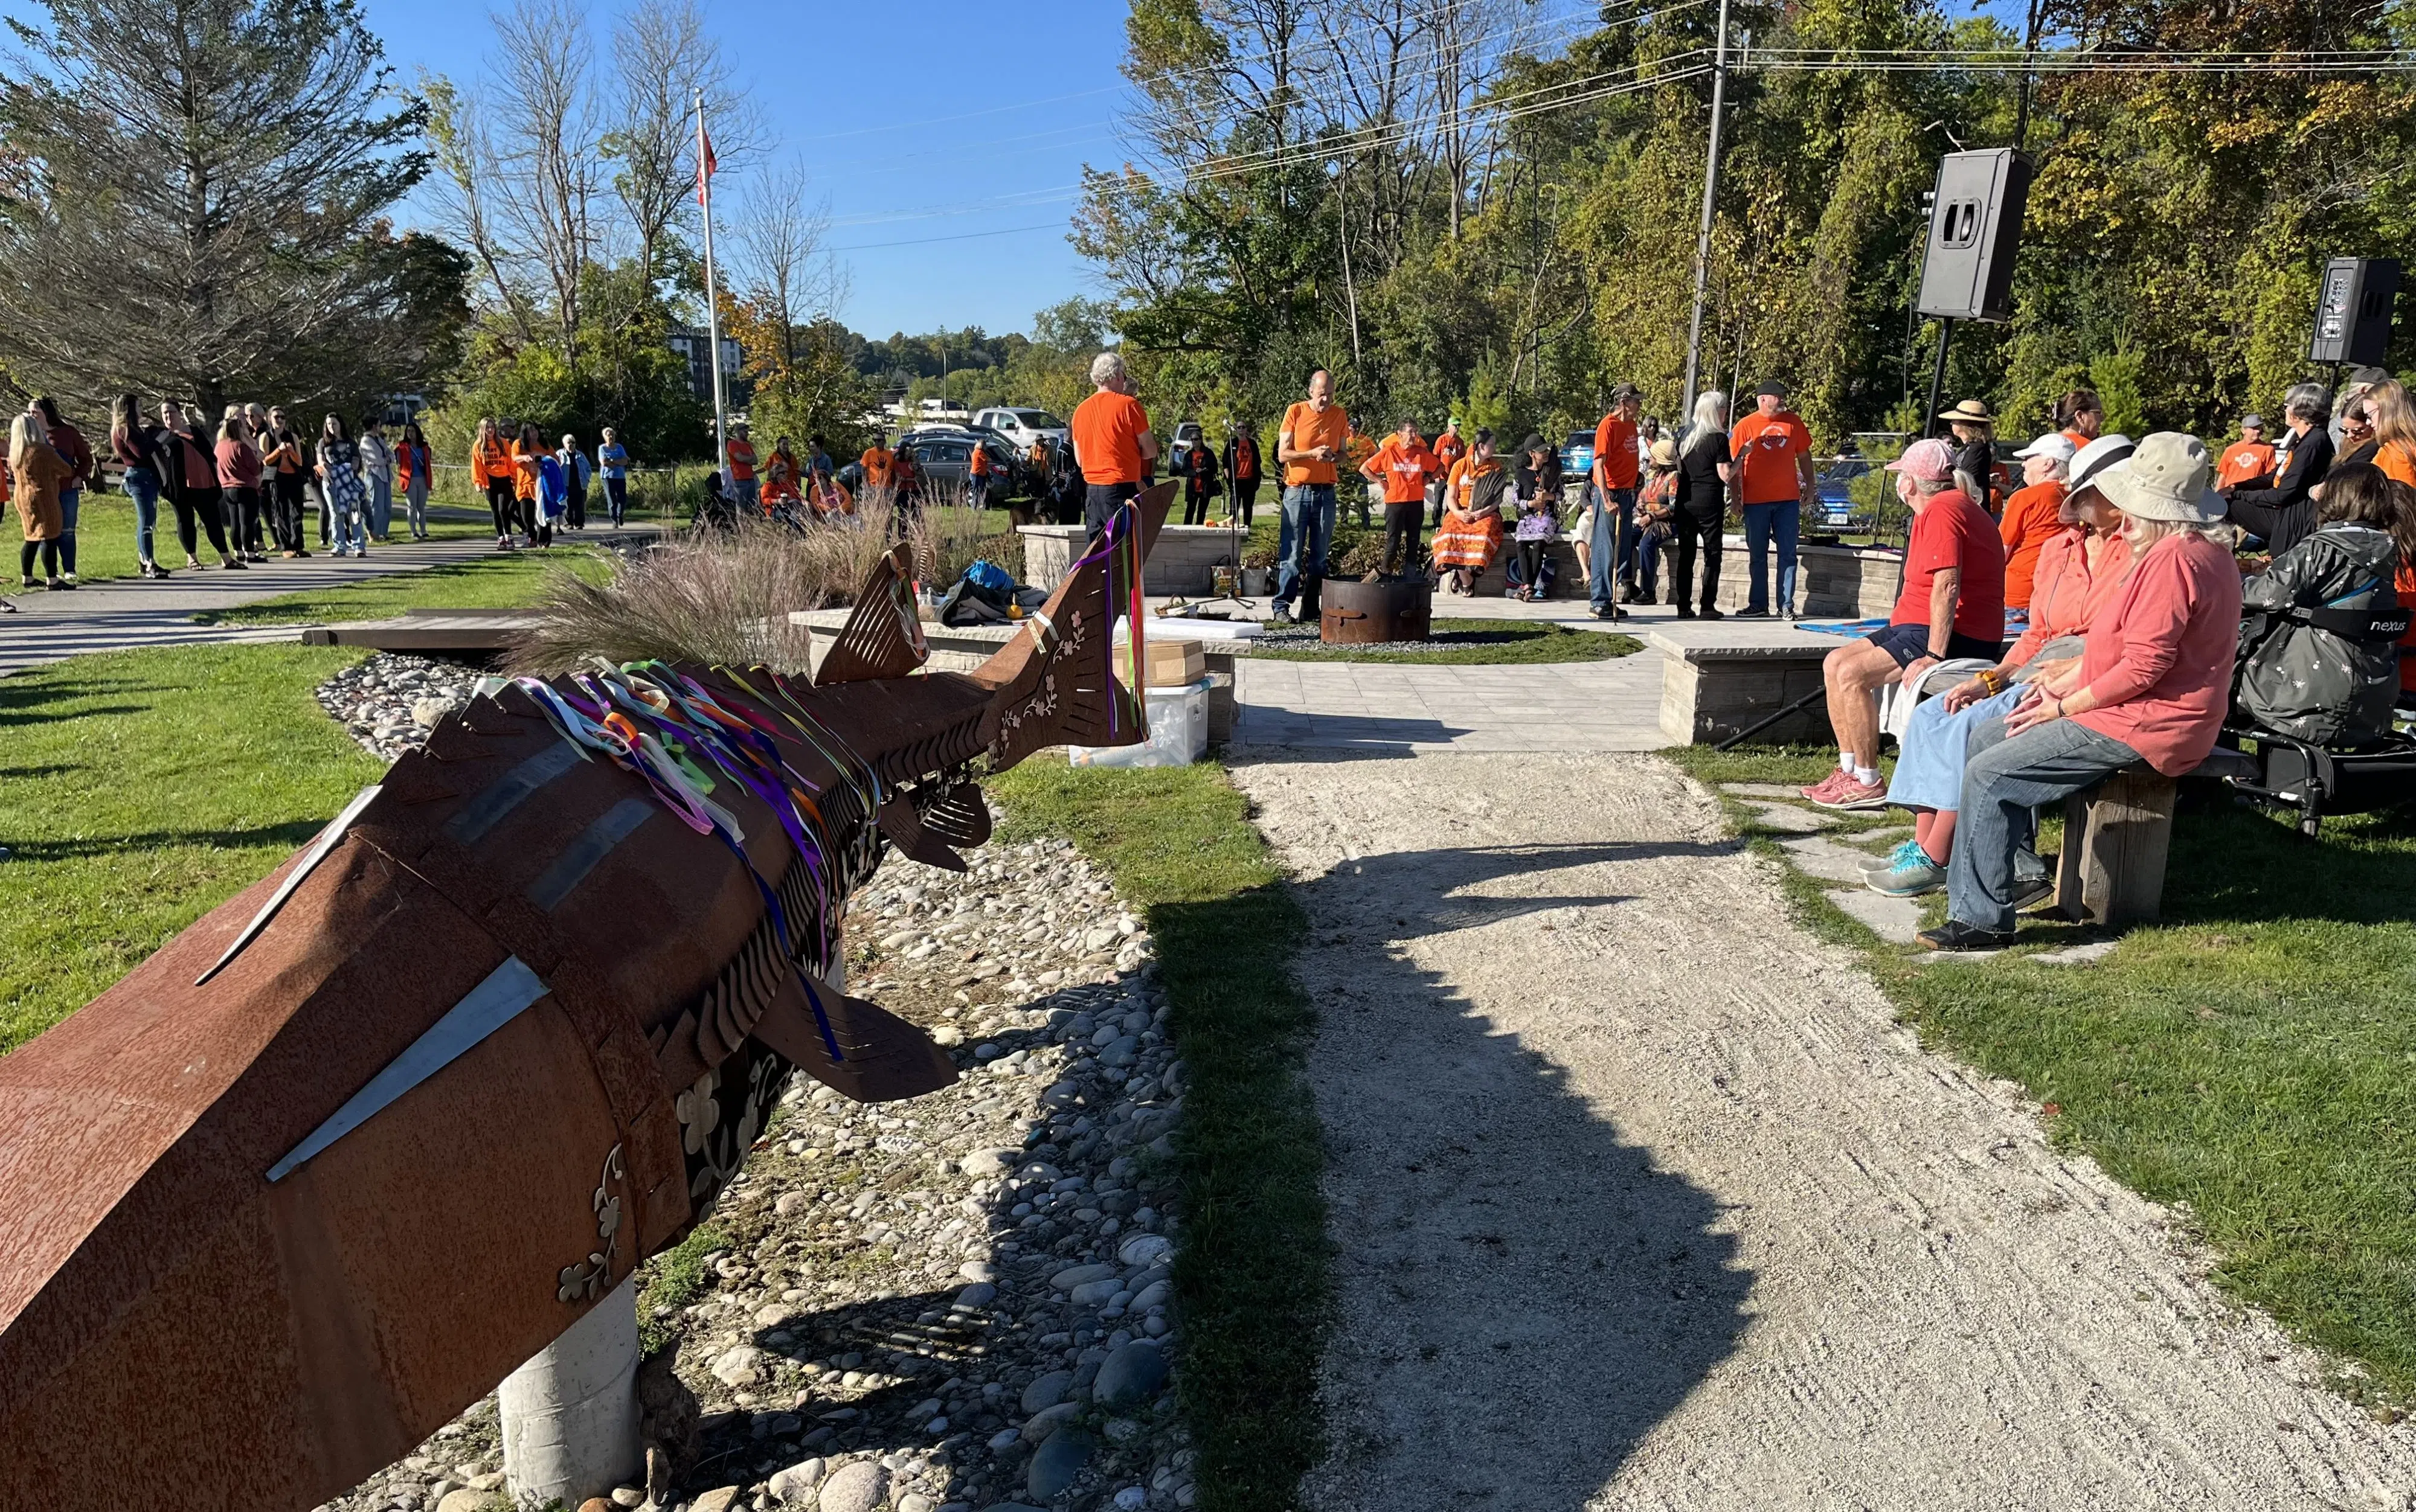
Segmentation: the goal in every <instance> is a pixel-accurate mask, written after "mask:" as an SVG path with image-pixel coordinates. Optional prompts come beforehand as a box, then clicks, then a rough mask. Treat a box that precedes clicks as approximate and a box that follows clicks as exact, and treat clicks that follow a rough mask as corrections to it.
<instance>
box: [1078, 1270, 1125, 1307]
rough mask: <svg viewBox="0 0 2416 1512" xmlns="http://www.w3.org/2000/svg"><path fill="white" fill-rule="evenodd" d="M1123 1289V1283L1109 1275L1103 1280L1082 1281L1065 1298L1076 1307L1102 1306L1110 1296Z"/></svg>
mask: <svg viewBox="0 0 2416 1512" xmlns="http://www.w3.org/2000/svg"><path fill="white" fill-rule="evenodd" d="M1124 1289H1125V1283H1124V1282H1122V1281H1120V1280H1116V1279H1115V1278H1114V1277H1112V1276H1110V1277H1108V1278H1107V1279H1106V1280H1095V1281H1084V1282H1083V1283H1082V1284H1081V1285H1080V1286H1077V1287H1075V1288H1074V1290H1073V1293H1072V1294H1071V1295H1069V1296H1068V1297H1067V1298H1066V1300H1067V1301H1070V1302H1072V1303H1073V1304H1074V1305H1075V1306H1076V1307H1078V1308H1095V1307H1102V1306H1105V1305H1106V1303H1107V1301H1108V1299H1109V1298H1110V1297H1111V1296H1114V1295H1116V1294H1117V1293H1118V1292H1121V1291H1123V1290H1124Z"/></svg>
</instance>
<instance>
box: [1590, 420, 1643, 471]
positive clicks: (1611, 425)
mask: <svg viewBox="0 0 2416 1512" xmlns="http://www.w3.org/2000/svg"><path fill="white" fill-rule="evenodd" d="M1593 459H1594V462H1595V464H1596V465H1597V466H1599V467H1600V468H1601V469H1602V486H1603V487H1606V488H1633V487H1636V427H1635V426H1634V425H1633V424H1632V423H1631V422H1628V421H1625V420H1622V419H1621V418H1620V417H1619V416H1618V415H1616V414H1607V415H1604V416H1603V417H1602V424H1601V425H1598V426H1596V427H1593Z"/></svg>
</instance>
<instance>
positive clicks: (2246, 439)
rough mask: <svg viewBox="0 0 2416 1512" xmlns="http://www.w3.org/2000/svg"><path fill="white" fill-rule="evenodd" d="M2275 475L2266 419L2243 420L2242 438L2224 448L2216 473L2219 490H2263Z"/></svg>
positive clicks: (2249, 417) (2247, 417) (2247, 416)
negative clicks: (2266, 434)
mask: <svg viewBox="0 0 2416 1512" xmlns="http://www.w3.org/2000/svg"><path fill="white" fill-rule="evenodd" d="M2272 476H2273V442H2269V441H2267V440H2266V439H2265V417H2264V416H2263V415H2261V414H2244V415H2242V416H2241V417H2240V439H2239V440H2238V441H2236V442H2232V443H2231V444H2230V445H2228V446H2227V447H2225V448H2224V449H2223V460H2222V461H2221V462H2220V463H2218V464H2217V465H2216V467H2215V470H2214V486H2215V487H2217V488H2261V487H2264V486H2265V481H2266V480H2267V479H2268V478H2271V477H2272Z"/></svg>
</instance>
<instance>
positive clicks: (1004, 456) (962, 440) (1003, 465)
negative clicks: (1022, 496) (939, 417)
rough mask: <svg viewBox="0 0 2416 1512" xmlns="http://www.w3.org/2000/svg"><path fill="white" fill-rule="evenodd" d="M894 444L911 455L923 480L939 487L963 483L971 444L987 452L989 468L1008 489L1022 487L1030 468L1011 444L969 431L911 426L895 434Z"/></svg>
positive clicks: (950, 488)
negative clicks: (1003, 481)
mask: <svg viewBox="0 0 2416 1512" xmlns="http://www.w3.org/2000/svg"><path fill="white" fill-rule="evenodd" d="M898 446H899V447H900V448H901V449H902V450H904V451H905V452H906V453H907V454H908V455H910V456H912V457H914V469H915V471H916V472H920V473H921V474H922V475H923V477H924V479H925V481H927V482H929V484H930V485H931V486H932V487H936V488H939V489H942V490H943V491H959V490H961V489H962V488H963V487H964V486H965V473H966V472H967V467H966V462H967V459H968V458H970V457H972V456H973V450H974V447H975V446H979V447H981V448H982V449H983V450H984V451H987V452H988V453H989V460H990V468H991V470H992V471H993V472H996V473H997V475H998V476H1000V477H1002V478H1004V479H1005V480H1006V481H1007V488H1008V491H1009V492H1019V491H1022V490H1023V489H1024V487H1025V486H1026V479H1027V478H1028V475H1029V473H1030V471H1031V470H1030V469H1029V468H1027V467H1025V466H1024V464H1023V458H1022V457H1021V456H1020V455H1019V453H1017V451H1016V450H1015V448H1014V447H1012V446H1010V445H1008V444H1007V443H1006V442H1002V441H999V440H998V439H996V438H995V437H992V436H989V435H978V436H977V435H975V434H974V433H973V432H971V431H962V430H959V431H946V430H938V429H922V430H913V431H909V432H907V433H906V434H905V435H904V436H902V437H900V438H898ZM994 497H995V496H994Z"/></svg>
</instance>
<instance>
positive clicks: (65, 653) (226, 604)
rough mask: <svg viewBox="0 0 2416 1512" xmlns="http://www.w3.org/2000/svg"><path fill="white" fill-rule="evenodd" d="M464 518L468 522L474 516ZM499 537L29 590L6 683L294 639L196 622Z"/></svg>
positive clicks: (291, 633) (290, 631) (461, 555)
mask: <svg viewBox="0 0 2416 1512" xmlns="http://www.w3.org/2000/svg"><path fill="white" fill-rule="evenodd" d="M469 517H470V516H466V515H464V516H462V518H464V519H467V518H469ZM641 533H642V532H637V531H622V532H620V533H619V535H618V536H615V535H614V533H613V532H612V531H605V532H603V533H602V535H601V536H598V535H597V534H596V532H594V531H589V532H587V534H586V535H585V536H584V537H583V538H582V537H580V536H572V537H570V539H571V540H573V541H579V540H582V539H584V540H585V541H587V542H590V543H593V542H595V541H597V540H605V541H610V540H615V539H618V540H623V541H627V540H631V539H635V538H637V537H638V536H639V535H640V534H641ZM494 550H495V543H494V542H493V540H491V539H482V538H480V537H476V536H473V537H471V538H469V539H466V540H458V541H428V542H422V543H417V544H414V543H410V542H398V543H397V544H395V545H392V546H372V547H370V554H369V555H368V556H367V557H345V558H337V557H332V556H329V555H327V554H326V553H325V552H320V553H317V554H315V555H313V556H311V557H310V559H309V560H308V561H285V560H283V559H282V558H279V557H271V558H269V559H268V561H264V562H256V563H254V564H253V565H252V566H250V567H249V568H247V569H246V570H244V571H242V572H229V571H227V570H225V569H224V568H220V567H205V568H203V569H202V570H201V571H198V572H195V571H192V570H190V569H188V570H185V571H181V572H175V573H173V574H172V575H171V576H168V577H167V578H166V579H165V580H164V581H163V580H146V579H144V578H141V577H122V578H117V579H114V580H113V581H110V582H106V583H89V584H86V585H85V586H84V587H83V588H80V589H78V590H76V591H74V592H72V593H26V594H23V595H20V596H18V597H17V598H16V599H15V600H14V601H13V602H14V603H15V604H16V606H17V607H18V610H19V612H18V613H16V614H5V613H0V677H5V676H7V675H8V674H9V673H11V672H17V671H22V670H23V669H24V668H26V667H29V666H45V665H47V664H49V663H52V662H60V661H65V660H66V659H67V658H68V657H70V656H83V655H86V654H88V653H91V652H94V651H130V650H136V649H139V648H143V647H146V646H189V645H198V644H202V643H205V642H209V643H218V642H229V641H277V640H287V641H290V640H293V639H294V638H295V636H296V635H297V631H296V628H295V627H294V626H293V625H290V624H284V625H209V624H196V623H194V622H193V616H195V615H197V614H203V613H207V612H209V611H212V610H222V609H232V608H237V607H240V606H243V605H247V604H257V603H259V602H261V601H262V600H263V599H271V598H275V597H277V596H279V594H283V593H298V592H303V591H315V590H319V589H325V588H332V587H339V586H340V585H342V584H345V583H356V582H361V581H364V580H366V579H368V578H371V577H384V576H391V575H393V574H395V573H402V572H416V571H418V570H419V569H421V568H423V567H435V566H441V565H443V564H445V563H446V562H455V561H476V560H477V559H478V558H481V557H487V556H492V555H493V554H494Z"/></svg>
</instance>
